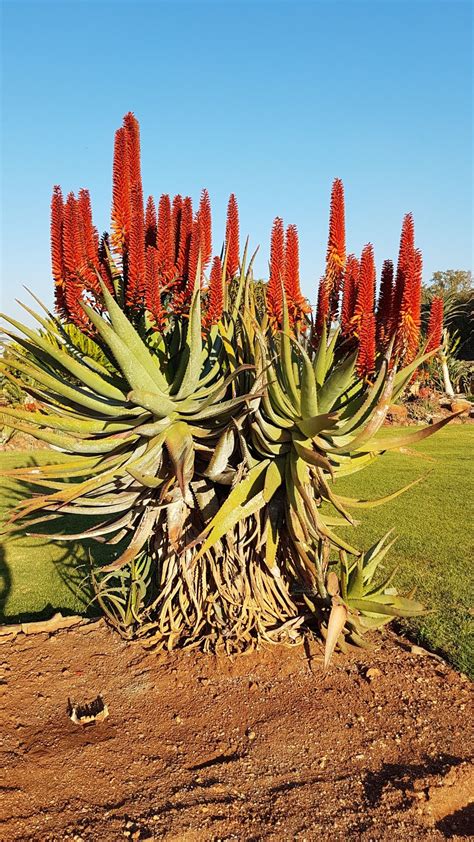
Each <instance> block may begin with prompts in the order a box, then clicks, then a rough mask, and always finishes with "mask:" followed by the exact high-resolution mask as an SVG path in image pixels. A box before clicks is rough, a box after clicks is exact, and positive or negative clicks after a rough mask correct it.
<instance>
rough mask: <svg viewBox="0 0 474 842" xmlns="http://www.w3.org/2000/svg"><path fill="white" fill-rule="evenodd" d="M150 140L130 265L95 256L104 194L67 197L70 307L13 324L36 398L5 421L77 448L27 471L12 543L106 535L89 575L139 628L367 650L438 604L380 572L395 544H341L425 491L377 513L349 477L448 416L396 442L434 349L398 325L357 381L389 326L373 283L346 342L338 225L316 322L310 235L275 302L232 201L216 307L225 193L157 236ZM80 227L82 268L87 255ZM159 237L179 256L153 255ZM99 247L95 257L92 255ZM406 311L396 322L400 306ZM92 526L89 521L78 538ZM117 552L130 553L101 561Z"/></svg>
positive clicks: (126, 627) (166, 637)
mask: <svg viewBox="0 0 474 842" xmlns="http://www.w3.org/2000/svg"><path fill="white" fill-rule="evenodd" d="M137 131H138V130H137V124H136V121H135V122H134V118H133V119H132V117H131V115H127V120H126V123H125V126H124V128H123V129H121V130H119V132H121V133H122V134H119V133H118V139H117V145H116V150H118V152H116V155H117V156H118V158H117V159H116V164H117V166H116V169H114V213H115V218H114V220H113V232H114V235H113V248H114V249H115V253H112V252H111V250H110V248H109V244H108V238H107V237H104V238H103V240H102V242H101V243H100V245H99V251H98V252H97V256H96V257H94V256H92V257H91V256H90V254H91V253H92V252H91V249H92V244H93V241H94V234H93V229H92V228H91V224H90V204H89V201H88V194H87V196H85V198H84V195H85V194H84V191H82V205H81V204H78V206H77V208H76V205H75V204H74V200H73V198H72V199H71V198H70V197H68V202H67V203H66V205H65V206H64V207H63V206H62V204H61V201H62V200H61V199H60V191H59V188H57V189H56V190H55V194H54V205H53V269H54V277H55V282H56V299H57V302H59V303H58V305H57V310H58V312H57V314H56V315H53V314H52V313H49V312H48V311H47V310H45V308H43V307H42V306H41V307H40V310H41V312H40V313H38V312H36V311H35V310H33V309H31V308H29V307H27V308H26V309H27V311H28V313H29V314H30V316H31V317H32V318H33V319H34V320H36V323H37V327H35V328H30V327H28V326H27V325H24V324H22V323H20V322H19V321H17V320H15V319H12V318H9V317H7V316H5V317H4V319H5V322H6V327H5V328H4V334H5V341H6V343H7V344H8V347H9V353H8V355H7V356H5V357H4V358H3V360H2V361H1V362H0V371H1V372H2V374H4V376H5V377H6V378H8V379H9V380H10V381H12V382H15V383H23V384H26V386H25V388H26V389H27V391H28V392H29V394H30V395H31V396H32V397H33V398H34V400H35V403H36V409H35V411H29V410H25V408H24V407H21V406H9V407H4V408H3V409H2V414H3V420H4V422H5V423H8V425H9V426H11V427H14V428H15V429H17V430H20V431H22V432H25V433H29V434H31V435H33V436H35V437H36V438H38V439H40V440H42V441H44V442H46V443H47V444H49V445H50V446H51V447H53V448H55V449H57V450H60V451H61V452H63V453H64V454H65V456H64V459H63V460H62V461H61V462H59V463H58V462H57V461H56V462H54V463H53V462H52V463H51V464H45V465H42V466H39V467H37V466H34V467H33V468H31V467H24V468H18V469H16V470H15V471H13V472H10V474H13V475H14V476H15V478H16V479H18V480H20V481H23V482H24V483H25V484H26V485H27V486H28V487H29V488H30V489H33V490H32V492H31V493H30V494H29V495H25V498H24V499H23V500H22V501H21V502H20V503H19V504H18V505H17V507H16V508H15V509H14V510H13V511H12V513H11V516H10V519H9V523H8V525H7V529H8V530H9V531H10V532H15V531H18V530H21V531H23V532H24V531H26V532H28V533H30V534H37V533H38V532H40V533H42V534H44V532H45V531H46V532H47V534H48V536H49V537H50V538H51V540H58V541H74V542H81V541H85V540H86V539H87V540H91V541H96V542H98V547H97V551H95V552H94V553H93V554H92V567H91V581H92V584H93V587H94V590H95V594H96V598H97V601H98V603H99V604H100V606H101V607H102V609H103V611H104V612H105V614H106V615H107V617H108V618H109V620H110V621H111V623H113V625H114V626H115V627H116V628H117V629H118V630H119V631H120V632H121V633H122V634H123V635H125V636H146V637H147V639H148V641H149V642H150V644H154V645H156V646H158V647H163V646H165V647H168V648H172V647H174V646H176V645H202V646H203V647H204V648H205V649H208V650H215V649H218V648H224V649H225V650H226V651H228V652H231V651H235V650H240V649H243V648H246V647H249V646H253V645H256V644H258V642H259V641H267V642H272V643H281V642H283V643H294V642H297V641H298V640H300V639H301V636H302V634H303V630H304V629H305V628H308V627H311V628H313V629H314V628H318V629H319V631H320V633H321V634H322V636H323V637H325V638H326V639H327V658H329V657H330V655H331V653H332V651H333V649H334V647H335V646H336V645H339V646H342V647H343V646H344V645H345V642H346V641H351V642H353V643H357V644H361V643H362V642H363V635H364V633H365V632H366V631H369V630H370V629H373V628H376V627H378V626H380V625H382V624H383V623H385V622H387V621H388V620H390V619H391V618H392V617H394V616H412V615H416V614H418V613H420V612H421V611H422V610H423V608H422V606H420V604H419V603H417V602H415V601H414V600H413V599H412V598H408V597H401V596H400V595H398V594H397V592H396V590H395V589H394V588H393V586H392V582H391V580H390V578H389V579H387V578H386V579H385V580H383V578H382V580H379V579H378V578H377V573H378V570H379V567H380V565H381V563H382V560H383V558H384V556H385V554H386V552H387V550H388V548H389V546H390V545H388V546H387V545H385V544H384V540H383V539H382V541H381V542H379V543H378V544H377V545H376V546H375V547H373V548H371V549H370V550H368V551H366V552H363V551H362V550H361V549H359V548H358V547H357V546H356V545H355V542H354V541H353V540H351V539H348V538H347V535H346V533H344V536H342V535H341V533H340V527H345V526H353V525H354V524H355V521H354V512H355V513H358V512H359V510H361V509H363V508H365V507H368V506H372V505H380V504H382V503H384V502H388V501H389V500H390V499H393V498H394V497H395V496H397V494H401V493H402V492H403V491H406V490H408V489H409V488H410V486H406V487H405V488H402V489H400V490H399V491H397V492H395V493H393V494H390V495H389V496H387V497H385V498H382V499H379V500H375V501H372V502H369V501H366V500H362V499H352V498H346V497H343V496H341V495H339V494H338V491H337V479H338V477H340V476H347V475H348V474H352V473H355V472H357V471H360V470H361V469H362V468H364V467H366V466H367V465H368V464H370V463H371V462H372V461H373V460H374V459H375V458H377V456H379V455H380V454H382V453H383V452H385V451H386V450H390V449H395V448H397V447H400V446H401V445H405V446H406V445H409V444H410V443H412V442H414V441H418V440H420V439H421V438H424V437H426V436H428V435H431V434H433V433H434V432H436V430H437V429H439V428H440V427H442V426H443V425H444V424H445V423H447V422H448V421H449V420H450V419H449V418H448V419H444V420H443V421H440V422H438V423H437V424H434V425H432V426H431V427H428V428H426V429H423V430H416V431H414V432H408V433H404V434H403V435H402V436H401V437H398V438H394V437H390V438H389V439H386V438H384V437H383V435H380V434H379V430H380V428H381V426H382V424H383V421H384V419H385V416H386V413H387V410H388V408H389V405H390V403H392V402H393V401H394V400H395V399H396V398H397V397H398V396H399V395H400V394H401V393H402V391H403V389H404V388H405V386H406V385H407V384H408V383H409V382H410V380H411V378H412V377H413V375H414V372H415V371H416V369H417V367H418V366H419V365H420V364H421V363H423V362H424V361H425V360H426V359H427V358H428V356H429V355H430V354H431V353H434V351H433V350H432V351H430V352H429V354H423V353H421V352H420V353H418V355H417V356H415V357H413V355H411V357H410V361H409V363H408V364H407V359H408V358H407V354H406V349H404V348H402V346H401V344H400V342H399V341H398V343H397V336H396V334H395V333H394V332H393V331H392V338H391V341H390V340H387V336H386V332H385V333H384V344H383V346H381V347H380V348H379V349H378V351H377V355H376V357H375V361H373V362H371V365H370V370H369V369H367V367H366V369H364V370H367V371H369V373H368V375H367V376H364V377H361V376H360V372H361V368H360V354H361V346H362V344H363V341H365V340H363V331H361V332H360V337H359V333H358V327H357V325H358V324H359V321H361V320H362V321H363V319H364V318H366V317H369V316H370V317H371V318H372V317H373V314H372V315H371V313H370V312H369V310H370V307H372V308H373V293H372V303H371V300H370V294H369V293H370V284H368V285H367V284H366V292H365V293H364V295H365V298H364V302H365V303H364V307H365V308H366V310H365V311H363V312H362V311H361V312H360V313H359V311H358V310H357V303H356V305H355V307H356V310H355V316H354V317H352V316H351V313H350V312H348V311H347V312H346V317H347V324H348V326H349V327H348V328H347V329H344V330H343V332H342V333H341V332H340V330H339V328H337V327H335V324H334V321H333V320H332V319H331V320H329V318H328V317H326V315H325V313H326V311H327V312H328V313H329V309H328V308H329V304H328V303H327V302H329V301H330V303H331V312H332V313H333V312H334V308H335V306H336V303H337V302H336V297H335V295H336V293H335V290H336V288H337V290H339V287H340V284H341V279H342V277H343V265H344V259H345V247H344V243H343V242H342V239H341V238H343V236H344V231H343V226H342V227H341V224H340V223H338V225H339V229H340V230H339V229H338V230H339V234H338V238H336V239H337V246H338V248H337V255H336V256H337V260H336V259H335V257H334V254H336V252H335V251H334V248H332V249H331V250H330V251H329V258H330V259H329V258H328V269H327V275H326V280H325V281H324V283H323V284H322V287H321V288H322V290H323V294H322V298H323V301H325V302H326V304H325V307H326V309H325V310H324V311H323V315H322V317H321V318H320V319H319V320H316V323H313V322H312V321H311V319H310V318H309V317H308V311H309V308H308V306H307V304H305V303H304V301H303V299H302V296H301V292H300V289H299V274H298V272H299V270H298V264H297V241H296V239H295V238H296V231H295V230H293V229H294V227H291V226H290V229H289V230H290V238H289V244H290V246H291V248H290V247H289V246H288V248H287V252H288V255H290V256H291V266H290V264H288V266H286V269H285V272H286V274H285V272H283V270H282V268H281V267H279V264H278V260H277V259H276V258H275V254H277V257H278V254H279V252H277V250H276V249H274V253H273V266H272V273H273V274H272V285H273V286H272V296H271V297H270V299H267V301H265V294H264V293H263V296H262V284H261V283H254V281H253V276H252V262H253V260H250V262H249V263H247V256H246V254H247V249H245V251H244V254H243V256H242V258H240V256H239V255H238V254H237V251H238V220H237V222H236V221H235V214H236V206H235V207H234V205H235V199H234V204H233V205H232V214H233V215H232V220H233V222H232V225H233V226H234V229H232V226H231V225H230V223H229V224H228V231H227V244H226V246H225V248H224V250H223V254H222V260H215V261H214V262H213V276H212V287H211V292H210V293H209V291H208V290H207V289H206V287H205V275H204V268H203V261H202V255H203V249H204V247H205V252H206V254H205V261H204V262H205V263H208V262H209V259H210V257H209V254H210V210H209V209H208V197H207V194H206V196H205V198H206V202H205V203H203V200H201V206H200V210H199V212H198V213H197V215H196V216H195V218H194V221H193V219H192V216H191V215H190V211H191V205H190V202H186V200H184V201H181V197H175V200H174V201H173V205H172V207H173V216H172V215H171V203H170V201H169V197H165V199H166V200H165V199H164V200H163V201H162V202H160V208H161V217H160V213H159V215H158V222H157V223H156V214H154V210H153V209H154V205H153V202H152V201H150V200H149V201H148V203H147V217H146V223H145V221H144V219H145V218H144V217H143V203H142V201H141V199H140V200H139V197H140V196H141V188H140V189H139V184H138V181H135V182H133V179H132V182H130V179H125V182H124V183H125V185H126V189H131V190H132V194H131V197H128V199H127V201H122V199H123V196H121V194H120V184H121V181H120V179H121V173H122V172H123V167H124V166H125V164H126V162H127V160H128V159H125V158H124V159H123V160H122V159H121V158H120V155H123V143H125V141H126V140H127V137H128V138H129V140H130V138H131V141H130V143H131V142H132V141H133V143H134V145H132V147H133V149H134V150H135V151H134V163H133V168H132V170H131V173H132V175H133V178H135V179H137V178H138V177H139V158H138V157H137V154H138V153H137V148H138V151H139V146H138V147H137V136H138V135H137ZM127 132H128V134H127ZM127 142H129V141H127ZM132 147H131V148H132ZM121 150H122V151H121ZM117 161H118V163H117ZM137 173H138V175H137ZM130 184H131V186H130ZM124 189H125V188H124ZM58 191H59V192H58ZM340 193H341V191H340V190H339V193H338V196H339V201H340ZM341 195H342V194H341ZM137 197H138V198H137ZM125 198H127V197H125ZM86 199H87V201H86ZM119 199H120V201H119ZM178 200H179V201H178ZM140 202H141V204H140ZM81 207H84V208H85V210H83V211H81ZM130 208H131V211H130ZM204 208H206V209H207V210H206V220H207V221H206V224H204V222H203V219H204ZM129 211H130V213H131V216H127V214H128V213H129ZM165 211H166V213H167V214H168V217H167V221H166V219H165V220H164V215H165ZM175 211H176V212H175ZM81 212H83V213H84V214H85V216H84V218H83V221H82V223H80V219H81V217H80V213H81ZM338 213H339V212H338ZM341 213H342V211H341ZM68 214H69V216H68ZM333 215H334V214H333ZM340 215H341V214H340V213H339V216H340ZM335 216H337V214H336V215H335ZM78 219H79V222H77V220H78ZM74 220H76V223H74ZM163 220H164V221H163ZM165 222H166V224H165ZM73 223H74V224H77V225H78V226H79V227H78V228H77V231H76V234H77V236H76V237H75V239H74V237H73V239H72V240H71V242H72V243H73V244H75V245H76V246H77V249H78V253H77V265H71V262H70V260H71V258H70V255H71V248H70V246H71V242H69V241H68V237H71V236H72V235H71V231H72V234H74V230H73V228H71V226H72V225H73ZM191 223H192V224H191ZM81 225H82V228H81ZM127 226H128V227H127ZM173 226H174V227H173ZM333 227H334V226H333ZM157 231H158V232H160V231H161V232H162V233H161V234H159V236H161V237H162V240H163V238H164V237H165V234H166V242H164V240H163V241H161V242H158V243H157V240H156V237H157V236H158V234H157ZM172 231H174V234H173V236H175V240H174V241H173V239H172V235H171V233H170V232H172ZM183 231H184V234H183ZM137 232H138V233H137ZM140 232H142V234H143V237H144V239H143V242H142V241H141V240H140V237H139V236H138V235H139V233H140ZM163 232H165V234H164V233H163ZM235 232H237V234H236V233H235ZM140 236H141V235H140ZM193 237H194V238H195V239H194V241H193V239H192V238H193ZM84 242H85V243H86V244H87V243H88V248H89V252H88V254H89V253H90V254H89V256H87V255H84V254H82V253H80V244H81V243H84ZM173 242H174V245H173ZM193 242H194V245H193ZM68 243H69V245H68ZM78 244H79V245H78ZM183 244H184V245H183ZM67 245H68V247H67V248H65V246H67ZM165 246H166V248H165ZM181 246H183V248H181ZM185 247H186V248H187V251H186V248H185ZM140 249H141V250H142V251H140ZM72 251H74V249H72ZM280 251H281V250H280ZM229 254H231V261H230V263H229ZM282 254H283V253H282ZM193 255H194V256H193ZM196 256H197V257H196ZM278 259H280V258H278ZM281 259H283V258H281ZM68 260H69V264H68ZM84 260H86V263H85V264H84ZM230 265H231V268H230V269H229V266H230ZM84 266H87V272H86V271H85V269H84ZM289 266H290V268H291V271H290V268H289ZM334 266H336V268H337V272H338V277H337V283H336V282H333V280H334V279H332V275H331V273H332V272H334V271H335V270H334ZM140 267H142V269H143V271H145V270H146V277H145V276H144V275H141V274H140V271H141V270H140ZM143 267H145V268H143ZM190 267H192V268H190ZM218 271H220V281H219V274H218ZM191 272H192V275H191V274H190V273H191ZM277 278H279V282H280V288H279V291H278V285H277V283H276V279H277ZM331 279H332V280H331ZM409 280H410V278H409ZM410 282H411V283H413V278H411V280H410ZM219 283H220V284H221V287H219ZM81 285H82V286H81ZM325 285H326V286H325ZM337 290H336V291H337ZM367 290H369V292H368V293H367ZM221 293H222V294H221ZM292 295H293V299H292V298H291V296H292ZM210 299H211V304H209V300H210ZM326 305H327V306H326ZM203 308H204V309H203ZM272 308H273V310H272ZM275 308H276V309H275ZM346 310H347V308H346ZM210 311H212V317H211V316H209V313H210ZM390 318H391V323H394V319H395V315H394V313H393V312H392V313H391V316H390ZM358 320H359V321H358ZM386 322H387V319H386ZM387 323H388V322H387ZM374 335H375V332H374ZM394 348H395V352H394V351H393V349H394ZM400 348H401V350H400ZM402 359H405V364H403V365H402V364H401V362H400V361H401V360H402ZM358 361H359V364H358ZM378 434H379V435H378ZM6 473H8V472H6ZM411 485H413V483H411ZM75 516H77V519H78V520H79V518H80V523H81V526H80V528H78V529H77V530H75V531H70V530H71V523H73V522H74V517H75ZM84 523H86V526H85V527H84ZM104 543H106V544H107V545H108V547H109V554H110V553H112V554H113V560H112V561H110V558H109V559H108V560H107V562H104V561H103V560H101V552H100V549H101V546H102V545H103V544H104Z"/></svg>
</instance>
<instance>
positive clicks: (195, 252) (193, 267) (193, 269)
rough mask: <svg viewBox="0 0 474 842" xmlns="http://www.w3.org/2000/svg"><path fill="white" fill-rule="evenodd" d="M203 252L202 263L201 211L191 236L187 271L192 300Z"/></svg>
mask: <svg viewBox="0 0 474 842" xmlns="http://www.w3.org/2000/svg"><path fill="white" fill-rule="evenodd" d="M200 252H201V261H202V238H201V218H200V215H199V211H198V212H197V213H196V214H195V216H194V222H193V230H192V234H191V244H190V248H189V259H188V266H187V271H186V276H187V279H188V282H187V285H186V295H187V297H188V298H189V299H190V298H191V297H192V294H193V292H194V284H195V282H196V273H197V268H198V260H199V253H200ZM200 281H201V282H202V263H201V278H200Z"/></svg>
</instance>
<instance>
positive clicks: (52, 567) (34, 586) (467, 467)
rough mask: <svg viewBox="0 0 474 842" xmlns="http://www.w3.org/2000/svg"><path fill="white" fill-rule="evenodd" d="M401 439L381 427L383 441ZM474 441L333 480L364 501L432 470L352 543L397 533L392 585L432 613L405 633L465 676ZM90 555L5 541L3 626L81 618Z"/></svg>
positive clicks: (441, 438)
mask: <svg viewBox="0 0 474 842" xmlns="http://www.w3.org/2000/svg"><path fill="white" fill-rule="evenodd" d="M399 432H400V431H399V430H390V429H388V428H384V431H383V435H384V436H386V435H397V434H398V433H399ZM473 442H474V435H473V427H472V426H469V425H467V424H466V425H456V426H450V427H447V428H444V429H443V430H441V431H440V432H439V433H438V434H437V435H436V436H433V438H430V439H428V440H426V441H424V442H422V443H421V444H419V445H417V446H416V447H414V448H413V449H412V450H411V452H410V455H406V454H401V453H398V452H397V453H387V454H385V455H384V456H383V457H382V458H381V459H379V460H376V461H375V462H374V464H373V465H371V466H370V467H369V468H367V469H366V470H365V471H361V472H360V473H359V474H356V475H354V476H352V477H348V478H346V479H341V480H340V481H339V482H338V489H339V491H340V492H341V493H342V494H347V495H352V496H358V497H361V498H366V497H367V498H370V497H379V496H383V495H385V494H387V493H389V492H390V491H393V490H395V489H396V488H399V487H400V486H402V485H405V484H406V483H408V482H410V480H412V479H415V478H416V477H417V476H420V475H423V474H426V473H427V472H430V473H429V476H428V477H427V478H426V479H425V481H424V482H422V483H420V484H419V485H417V486H415V488H413V489H411V490H410V491H408V492H407V493H406V494H404V495H402V496H401V497H398V498H397V499H396V500H393V501H392V502H389V503H387V504H386V505H384V506H380V507H378V508H376V509H373V510H367V511H366V510H361V512H360V519H361V521H362V522H361V524H360V526H357V527H356V529H355V530H354V529H351V530H350V531H351V535H350V537H351V542H353V543H355V544H356V546H359V547H361V548H367V547H368V546H369V545H370V544H371V543H374V542H375V541H376V539H377V538H378V537H380V536H381V534H384V533H385V532H388V530H389V529H391V528H392V527H395V532H396V534H397V535H398V541H397V543H396V545H395V547H394V548H393V549H392V551H391V553H390V556H389V557H387V563H386V566H387V568H388V567H390V568H391V567H393V566H395V565H398V573H397V578H396V584H397V586H398V587H399V588H400V589H401V590H403V589H404V590H409V589H411V588H412V587H413V586H415V585H416V586H417V597H418V598H419V599H420V600H421V601H423V602H424V603H425V604H426V605H427V606H428V607H429V608H430V609H431V613H430V614H427V615H426V616H425V617H423V618H421V619H419V620H418V621H417V622H416V623H413V624H411V625H410V631H411V633H412V634H415V635H416V637H417V639H418V640H419V641H420V642H421V643H422V644H424V645H426V646H428V647H429V648H431V649H435V650H437V651H439V652H441V653H442V654H443V655H444V656H445V657H447V658H448V659H449V660H450V661H451V663H453V664H454V665H455V666H456V667H457V668H458V669H460V670H462V671H464V672H467V673H470V674H473V673H474V662H473V655H472V651H473V647H472V622H473V619H472V613H473V612H472V605H473V596H474V594H473V580H472V573H471V569H472V566H471V559H472V557H473V555H474V553H473V550H474V547H473V541H472V526H471V524H472V521H473V516H472V515H473V513H472V501H473V500H474V488H473V485H474V479H473V472H472V461H471V464H469V460H470V454H471V452H472V446H473ZM54 456H55V458H57V459H58V460H60V458H61V457H60V454H54ZM48 459H51V453H50V452H47V451H35V452H34V453H30V454H26V453H11V454H7V455H5V454H4V456H3V459H2V464H3V465H4V467H5V469H8V468H11V467H14V466H15V465H19V464H25V463H26V461H27V460H34V461H35V462H36V463H38V464H39V463H40V462H41V463H42V462H45V461H47V460H48ZM19 494H20V487H19V486H18V485H15V484H14V483H13V482H12V481H10V480H9V481H7V482H6V483H5V484H4V491H3V498H2V499H0V503H1V504H3V506H4V507H5V506H8V505H11V504H12V503H13V502H14V500H15V499H17V498H18V497H19ZM75 526H77V521H76V522H75ZM348 529H349V528H348ZM348 537H349V532H348ZM96 547H97V545H96ZM95 552H97V549H96V550H95ZM86 553H87V549H86V548H85V547H81V546H78V545H76V544H71V543H69V544H62V545H59V544H55V543H53V542H48V541H47V540H45V539H33V538H26V537H25V538H18V539H15V540H14V541H9V542H8V543H7V544H5V545H4V547H3V551H2V553H1V554H0V583H1V582H2V580H3V583H2V584H0V613H1V612H2V608H3V614H4V616H5V618H6V619H7V620H8V619H9V620H12V619H15V620H17V619H22V618H26V617H31V616H32V615H33V616H46V615H48V614H49V615H50V614H51V613H52V609H55V610H58V609H60V610H62V611H63V612H64V611H66V612H77V613H81V612H83V611H84V610H85V609H86V606H87V604H88V602H89V599H90V595H89V594H88V593H85V592H84V589H83V587H82V588H81V583H82V581H83V579H84V576H85V572H86V568H85V567H83V568H81V569H79V570H78V567H79V566H80V565H84V563H85V561H86V558H87V555H86ZM2 603H3V605H2Z"/></svg>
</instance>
